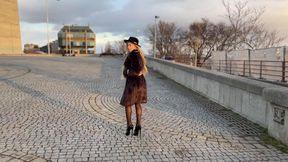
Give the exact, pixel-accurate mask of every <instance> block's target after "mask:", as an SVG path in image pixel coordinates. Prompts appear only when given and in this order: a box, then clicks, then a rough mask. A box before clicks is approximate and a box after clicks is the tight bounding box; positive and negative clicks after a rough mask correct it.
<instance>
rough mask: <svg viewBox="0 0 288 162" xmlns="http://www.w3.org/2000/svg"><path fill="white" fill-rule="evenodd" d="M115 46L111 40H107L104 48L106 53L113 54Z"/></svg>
mask: <svg viewBox="0 0 288 162" xmlns="http://www.w3.org/2000/svg"><path fill="white" fill-rule="evenodd" d="M113 52H114V51H113V48H112V45H111V43H110V42H107V43H106V45H105V48H104V52H103V53H104V54H113Z"/></svg>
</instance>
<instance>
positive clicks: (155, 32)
mask: <svg viewBox="0 0 288 162" xmlns="http://www.w3.org/2000/svg"><path fill="white" fill-rule="evenodd" d="M158 18H159V16H155V27H154V45H153V55H154V58H156V41H157V22H156V19H158Z"/></svg>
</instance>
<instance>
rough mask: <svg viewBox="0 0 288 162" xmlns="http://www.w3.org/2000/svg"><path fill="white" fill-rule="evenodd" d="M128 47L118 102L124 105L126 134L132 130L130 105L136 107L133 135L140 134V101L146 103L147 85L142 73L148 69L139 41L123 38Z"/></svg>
mask: <svg viewBox="0 0 288 162" xmlns="http://www.w3.org/2000/svg"><path fill="white" fill-rule="evenodd" d="M124 42H125V43H126V45H127V49H128V52H129V54H128V56H127V58H126V60H125V62H124V70H123V75H124V77H125V78H126V85H125V89H124V92H123V95H122V98H121V101H120V104H121V105H123V106H125V111H126V120H127V130H126V136H129V135H130V131H131V130H132V131H133V124H132V121H131V114H132V106H133V105H135V108H136V119H137V121H136V126H135V130H134V133H133V135H134V136H138V134H139V132H140V136H141V128H142V127H141V116H142V107H141V103H147V87H146V80H145V78H144V75H145V74H147V72H148V70H147V67H146V60H145V57H144V54H143V52H142V50H141V46H140V45H139V41H138V39H137V38H135V37H130V38H129V39H128V40H124Z"/></svg>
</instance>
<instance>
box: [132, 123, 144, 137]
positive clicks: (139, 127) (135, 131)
mask: <svg viewBox="0 0 288 162" xmlns="http://www.w3.org/2000/svg"><path fill="white" fill-rule="evenodd" d="M141 128H142V127H141V125H136V127H135V130H134V134H133V135H134V136H138V134H139V133H140V137H141Z"/></svg>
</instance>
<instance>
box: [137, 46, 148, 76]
mask: <svg viewBox="0 0 288 162" xmlns="http://www.w3.org/2000/svg"><path fill="white" fill-rule="evenodd" d="M135 46H136V49H137V50H138V52H139V54H140V56H141V60H142V62H143V65H144V68H143V69H142V71H141V72H140V73H142V74H143V75H144V76H145V75H146V74H147V73H148V69H147V62H146V59H145V56H144V53H143V51H142V49H141V47H140V46H137V45H135Z"/></svg>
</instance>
